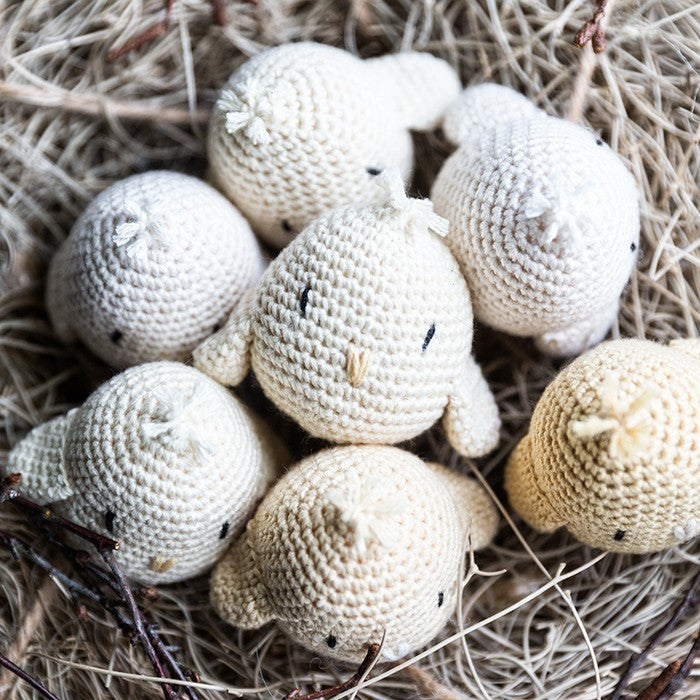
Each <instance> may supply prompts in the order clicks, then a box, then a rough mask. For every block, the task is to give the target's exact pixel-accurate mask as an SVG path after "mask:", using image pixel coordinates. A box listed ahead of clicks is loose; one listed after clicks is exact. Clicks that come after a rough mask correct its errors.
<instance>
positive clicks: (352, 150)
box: [208, 42, 459, 247]
mask: <svg viewBox="0 0 700 700" xmlns="http://www.w3.org/2000/svg"><path fill="white" fill-rule="evenodd" d="M458 91H459V80H458V78H457V76H456V74H455V73H454V71H453V70H452V69H451V68H450V67H449V66H448V65H447V64H446V63H445V62H444V61H441V60H440V59H437V58H435V57H433V56H430V55H428V54H420V53H413V52H409V53H403V54H397V55H393V56H385V57H382V58H376V59H370V60H367V61H362V60H360V59H359V58H357V57H356V56H353V55H352V54H350V53H348V52H346V51H343V50H341V49H337V48H333V47H330V46H323V45H321V44H314V43H310V42H302V43H294V44H287V45H284V46H279V47H276V48H272V49H269V50H267V51H264V52H263V53H261V54H259V55H257V56H255V57H253V58H251V59H250V60H249V61H248V62H247V63H245V64H244V65H243V66H241V67H240V68H239V69H238V70H237V71H236V72H235V73H234V74H233V75H232V76H231V78H230V79H229V81H228V82H227V84H226V85H225V86H224V88H223V89H222V91H221V93H220V96H219V99H218V101H217V103H216V106H215V108H214V112H213V115H212V121H211V127H210V132H209V146H208V152H209V160H210V163H211V169H212V174H213V176H214V179H215V180H216V182H217V184H218V185H219V186H220V187H221V188H222V189H223V191H224V192H225V193H226V195H227V196H228V197H229V198H230V199H231V200H232V201H233V202H234V203H235V204H236V206H237V207H239V208H240V210H241V211H242V212H243V213H244V215H245V216H246V218H247V219H248V220H249V221H250V222H251V224H252V225H253V228H254V229H255V231H256V232H257V233H259V234H260V235H262V236H263V237H264V238H265V239H266V240H267V241H268V242H270V243H272V244H273V245H276V246H277V247H283V246H284V245H286V244H287V243H288V242H289V241H290V240H291V238H292V237H293V236H294V234H296V233H298V232H299V231H300V230H301V229H302V228H303V227H304V226H305V225H306V224H308V223H309V222H310V221H311V220H312V219H314V218H316V217H317V216H319V215H320V214H322V213H323V212H324V211H326V210H328V209H331V208H334V207H337V206H340V205H344V204H350V203H367V202H369V201H371V200H372V197H373V194H374V192H375V188H374V186H373V182H372V181H373V178H374V177H375V176H376V175H377V174H378V173H379V172H381V171H382V170H385V169H387V168H392V167H395V168H399V169H400V170H401V172H402V173H403V175H404V176H408V175H409V174H410V172H411V169H412V159H413V146H412V140H411V136H410V133H409V129H430V128H433V127H434V126H436V125H437V123H438V121H439V119H440V118H441V116H442V113H443V112H444V110H445V109H446V108H447V106H448V104H449V103H450V102H451V101H452V100H453V99H454V98H455V97H456V96H457V94H458Z"/></svg>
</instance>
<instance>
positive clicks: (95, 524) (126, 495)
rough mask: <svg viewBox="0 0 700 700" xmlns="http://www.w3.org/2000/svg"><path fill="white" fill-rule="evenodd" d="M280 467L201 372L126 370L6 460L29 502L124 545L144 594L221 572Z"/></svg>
mask: <svg viewBox="0 0 700 700" xmlns="http://www.w3.org/2000/svg"><path fill="white" fill-rule="evenodd" d="M283 456H284V452H283V450H282V449H281V448H280V446H279V444H278V443H277V442H276V439H275V437H274V436H273V435H272V434H271V432H270V431H269V430H268V429H267V428H266V427H265V426H264V425H263V424H262V422H261V421H260V419H259V418H257V417H255V416H253V415H252V414H250V413H249V411H248V410H247V409H246V408H245V407H244V406H243V405H242V404H241V403H239V402H238V401H237V400H236V399H235V398H234V397H233V396H232V395H231V394H230V393H229V392H228V391H227V390H226V389H224V388H223V387H221V386H219V385H218V384H216V382H213V381H212V380H211V379H209V378H208V377H205V376H204V375H202V374H201V373H200V372H198V371H197V370H195V369H193V368H191V367H186V366H185V365H181V364H179V363H175V362H155V363H150V364H145V365H139V366H138V367H133V368H131V369H128V370H126V371H125V372H123V373H122V374H120V375H117V376H116V377H114V378H113V379H112V380H111V381H109V382H107V383H106V384H103V385H102V386H101V387H100V388H98V389H97V391H95V392H94V393H93V394H92V395H91V396H90V397H89V398H88V399H87V401H85V403H84V404H83V405H82V406H81V407H80V408H77V409H74V410H72V411H70V412H69V413H67V414H66V415H63V416H59V417H57V418H54V419H53V420H51V421H49V422H48V423H44V424H43V425H40V426H39V427H37V428H35V429H34V430H33V431H32V432H31V433H29V435H28V436H27V437H26V438H25V439H24V440H23V441H22V442H20V443H19V444H18V445H17V446H16V447H15V448H14V449H13V450H12V451H11V452H10V455H9V460H8V470H9V471H10V472H20V473H21V474H22V481H21V486H22V489H23V491H25V492H26V494H27V495H28V496H31V497H33V498H35V499H37V500H40V501H41V502H54V501H58V503H57V504H56V509H57V511H59V512H61V513H62V514H63V515H65V516H66V517H68V518H70V519H72V520H75V521H76V522H78V523H80V524H81V525H84V526H86V527H89V528H92V529H94V530H96V531H99V532H102V533H103V534H105V535H108V536H110V537H114V538H118V539H119V540H120V542H121V546H120V549H119V550H118V551H117V559H118V561H119V562H120V564H121V565H122V566H123V568H124V571H125V573H126V574H127V575H128V576H130V577H131V578H133V579H134V580H136V581H139V582H141V583H144V584H146V585H153V584H159V583H169V582H172V581H179V580H182V579H186V578H189V577H191V576H195V575H197V574H200V573H202V572H204V571H205V570H207V569H208V568H209V567H211V566H212V564H214V562H215V561H216V560H217V559H218V558H219V556H220V555H221V554H222V553H223V551H224V550H225V549H226V548H227V547H228V545H229V544H230V542H231V538H232V537H233V536H235V535H236V534H237V533H238V532H239V531H240V530H241V528H242V527H243V525H244V524H245V522H246V520H247V519H248V518H249V517H250V516H251V515H252V514H253V511H254V509H255V506H256V505H257V503H258V501H259V499H260V498H261V497H262V496H263V494H264V491H265V490H266V487H267V486H268V485H269V483H270V482H271V480H272V478H273V476H274V474H275V471H276V467H277V465H278V464H279V462H280V461H281V459H282V458H283Z"/></svg>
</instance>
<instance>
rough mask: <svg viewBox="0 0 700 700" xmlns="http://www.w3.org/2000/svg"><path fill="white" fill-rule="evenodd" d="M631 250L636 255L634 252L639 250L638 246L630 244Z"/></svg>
mask: <svg viewBox="0 0 700 700" xmlns="http://www.w3.org/2000/svg"><path fill="white" fill-rule="evenodd" d="M630 250H631V251H632V252H633V253H634V251H635V250H637V244H636V243H630Z"/></svg>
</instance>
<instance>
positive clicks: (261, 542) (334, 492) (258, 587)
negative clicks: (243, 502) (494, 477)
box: [211, 446, 498, 662]
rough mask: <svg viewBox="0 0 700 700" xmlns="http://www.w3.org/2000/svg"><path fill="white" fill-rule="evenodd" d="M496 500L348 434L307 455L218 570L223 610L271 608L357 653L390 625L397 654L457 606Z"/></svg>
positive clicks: (389, 640) (299, 633) (251, 622)
mask: <svg viewBox="0 0 700 700" xmlns="http://www.w3.org/2000/svg"><path fill="white" fill-rule="evenodd" d="M497 523H498V517H497V514H496V510H495V508H494V506H493V504H492V503H491V501H490V500H489V498H488V496H487V495H486V493H485V492H484V491H483V490H482V489H481V487H480V486H479V485H478V484H477V483H476V482H475V481H473V480H472V479H468V478H466V477H464V476H462V475H460V474H457V473H455V472H452V471H449V470H447V469H445V468H444V467H441V466H440V465H437V464H425V463H424V462H422V461H421V460H420V459H419V458H418V457H415V456H414V455H412V454H409V453H408V452H404V451H403V450H399V449H397V448H395V447H386V446H383V447H380V446H363V447H357V446H350V447H336V448H332V449H329V450H325V451H323V452H320V453H318V454H316V455H314V456H312V457H309V458H307V459H305V460H303V461H302V462H300V463H299V464H298V465H297V466H296V467H294V468H293V469H291V470H290V471H289V472H288V473H287V474H286V475H285V477H284V478H283V479H282V480H281V481H280V482H279V483H278V484H277V485H276V486H275V487H274V488H273V489H272V490H271V491H270V492H269V494H268V495H267V496H266V498H265V499H264V500H263V502H262V503H261V505H260V507H259V508H258V510H257V512H256V514H255V516H254V517H253V518H252V520H251V521H250V522H249V523H248V526H247V528H246V531H245V533H244V534H243V535H242V537H241V538H240V539H239V540H238V541H237V542H236V543H235V544H234V545H233V546H232V548H231V549H230V550H229V551H228V552H227V553H226V555H225V556H224V558H223V559H222V560H221V562H220V563H219V564H218V566H217V567H216V569H215V570H214V573H213V574H212V579H211V599H212V603H213V605H214V607H215V609H216V611H217V612H218V613H219V615H221V617H223V618H224V619H225V620H227V621H228V622H230V623H231V624H233V625H235V626H237V627H243V628H246V629H250V628H256V627H260V626H261V625H263V624H265V623H266V622H268V621H270V620H276V621H277V623H278V624H279V625H280V626H281V627H282V629H283V630H284V631H285V632H286V633H287V634H289V635H290V636H291V637H292V638H293V639H294V640H295V641H297V642H298V643H300V644H302V645H304V646H306V647H308V648H309V649H311V650H313V651H314V652H318V653H320V654H324V655H327V656H332V657H335V658H338V659H342V660H344V661H348V662H358V661H360V660H361V659H362V658H363V657H364V655H365V652H366V651H367V646H368V645H369V644H372V643H379V642H380V641H381V639H382V635H383V634H384V633H386V637H385V640H384V645H383V647H382V654H383V656H384V658H385V659H387V660H394V659H398V658H400V657H402V656H404V655H406V654H408V653H410V652H411V651H413V650H415V649H418V648H420V647H421V646H423V645H425V644H427V643H428V642H429V641H430V640H431V639H432V638H433V637H434V636H435V635H436V634H437V633H438V632H439V631H440V629H441V628H442V627H443V625H444V624H445V622H446V620H447V619H448V618H449V617H450V615H451V614H452V613H453V612H454V608H455V602H456V599H457V594H458V586H459V583H460V572H461V567H462V558H463V555H464V552H465V550H466V549H467V548H468V546H469V544H471V546H472V547H473V548H474V549H479V548H481V547H484V546H486V545H487V544H488V543H489V542H490V541H491V539H492V538H493V536H494V535H495V532H496V529H497Z"/></svg>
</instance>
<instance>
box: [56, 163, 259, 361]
mask: <svg viewBox="0 0 700 700" xmlns="http://www.w3.org/2000/svg"><path fill="white" fill-rule="evenodd" d="M265 264H266V261H265V259H264V257H263V255H262V252H261V250H260V247H259V245H258V243H257V241H256V240H255V237H254V236H253V233H252V231H251V230H250V227H249V226H248V224H247V223H246V221H245V220H244V219H243V217H242V216H241V215H240V214H239V213H238V212H237V211H236V209H235V207H233V206H232V205H231V204H230V203H229V202H228V201H227V200H226V199H225V198H224V197H223V196H221V195H220V194H219V193H218V192H217V191H216V190H214V189H213V188H212V187H210V186H209V185H207V184H205V183H203V182H201V181H199V180H197V179H195V178H193V177H189V176H186V175H181V174H179V173H173V172H168V171H153V172H148V173H144V174H142V175H135V176H132V177H129V178H126V179H125V180H121V181H119V182H117V183H116V184H114V185H112V186H111V187H109V188H108V189H107V190H105V191H104V192H102V193H101V194H100V195H98V196H97V197H96V198H95V199H94V200H93V201H92V202H91V203H90V205H89V206H88V207H87V208H86V209H85V211H84V212H83V214H82V215H81V216H80V218H79V219H78V220H77V222H76V224H75V226H74V227H73V229H72V231H71V233H70V235H69V236H68V238H67V239H66V241H65V242H64V243H63V245H62V246H61V248H60V249H59V251H58V253H57V254H56V256H55V257H54V259H53V261H52V263H51V268H50V270H49V277H48V287H47V293H46V302H47V306H48V311H49V315H50V316H51V320H52V322H53V325H54V328H55V329H56V331H57V332H58V334H59V335H60V336H61V337H62V338H63V339H64V340H66V341H69V340H71V339H73V338H74V337H75V336H77V337H78V338H79V339H80V340H82V341H83V342H84V343H85V345H87V346H88V347H89V348H90V349H91V350H92V351H93V352H94V353H95V354H96V355H98V356H99V357H101V358H102V359H103V360H104V361H105V362H107V363H108V364H110V365H112V366H114V367H127V366H129V365H133V364H138V363H140V362H147V361H151V360H158V359H184V358H185V357H186V356H187V355H188V354H189V352H190V351H191V350H192V348H193V347H194V346H195V345H197V343H199V342H200V341H201V340H202V339H203V338H205V337H206V336H207V335H208V334H210V333H211V332H212V329H213V328H214V326H215V325H217V324H219V323H222V322H223V321H224V320H225V318H226V317H227V315H228V314H229V313H230V311H231V309H232V308H233V306H234V304H235V303H236V302H237V301H238V299H239V298H240V296H241V295H242V293H243V292H244V291H245V290H246V289H248V288H249V287H250V286H252V285H254V284H255V283H256V282H257V280H258V278H259V277H260V274H261V273H262V270H263V269H264V267H265Z"/></svg>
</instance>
